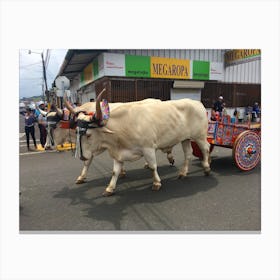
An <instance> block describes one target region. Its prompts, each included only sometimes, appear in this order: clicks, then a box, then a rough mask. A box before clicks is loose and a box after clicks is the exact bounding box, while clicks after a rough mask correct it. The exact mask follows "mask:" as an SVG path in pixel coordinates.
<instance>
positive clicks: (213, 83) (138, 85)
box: [58, 49, 261, 110]
mask: <svg viewBox="0 0 280 280" xmlns="http://www.w3.org/2000/svg"><path fill="white" fill-rule="evenodd" d="M59 75H63V76H66V77H68V79H69V80H70V91H71V98H72V101H73V102H75V101H78V102H80V103H85V102H88V101H90V99H92V98H94V99H95V98H96V96H97V94H98V93H99V92H100V91H101V90H102V89H103V88H104V87H105V88H106V94H105V98H107V99H108V101H109V102H130V101H136V100H142V99H145V98H158V99H161V100H170V99H171V100H174V99H181V98H192V99H197V100H201V101H202V103H203V104H204V106H205V107H206V108H211V107H212V105H213V103H214V102H215V101H216V100H217V98H218V96H220V95H222V96H223V97H224V101H225V103H226V107H227V108H229V110H234V108H244V107H246V106H247V105H248V104H250V105H252V104H253V103H254V102H256V101H257V102H259V103H260V102H261V52H260V50H258V49H250V50H248V49H243V50H225V49H209V50H208V49H195V50H183V49H180V50H154V49H152V50H151V49H148V50H128V49H127V50H116V49H107V50H69V51H68V52H67V54H66V57H65V60H64V63H63V65H62V66H61V68H60V71H59V73H58V76H59Z"/></svg>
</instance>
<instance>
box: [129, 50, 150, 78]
mask: <svg viewBox="0 0 280 280" xmlns="http://www.w3.org/2000/svg"><path fill="white" fill-rule="evenodd" d="M150 65H151V58H150V57H149V56H135V55H126V56H125V75H126V77H143V78H146V77H148V78H150V77H151V72H150Z"/></svg>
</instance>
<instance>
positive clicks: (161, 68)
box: [151, 56, 191, 79]
mask: <svg viewBox="0 0 280 280" xmlns="http://www.w3.org/2000/svg"><path fill="white" fill-rule="evenodd" d="M151 78H167V79H190V78H191V77H190V60H182V59H176V58H163V57H154V56H152V57H151Z"/></svg>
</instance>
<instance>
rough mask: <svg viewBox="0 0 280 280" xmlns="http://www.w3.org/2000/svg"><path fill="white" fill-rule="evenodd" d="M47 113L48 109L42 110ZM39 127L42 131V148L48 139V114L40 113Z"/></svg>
mask: <svg viewBox="0 0 280 280" xmlns="http://www.w3.org/2000/svg"><path fill="white" fill-rule="evenodd" d="M42 111H44V112H46V113H47V111H48V108H47V107H45V108H44V110H42ZM38 126H39V130H40V143H41V145H42V148H43V147H44V146H45V144H46V139H47V116H46V114H42V113H40V115H39V116H38Z"/></svg>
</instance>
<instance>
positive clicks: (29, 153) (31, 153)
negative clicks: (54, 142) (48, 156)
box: [19, 150, 57, 156]
mask: <svg viewBox="0 0 280 280" xmlns="http://www.w3.org/2000/svg"><path fill="white" fill-rule="evenodd" d="M54 152H57V151H56V150H53V151H34V152H26V153H20V154H19V155H20V156H27V155H37V154H42V153H54Z"/></svg>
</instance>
